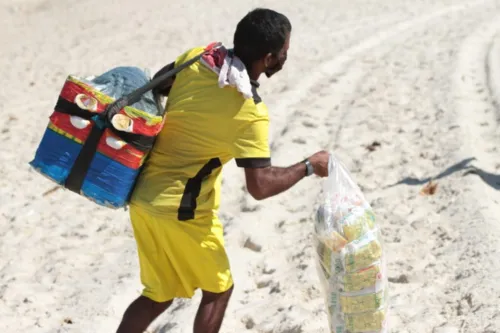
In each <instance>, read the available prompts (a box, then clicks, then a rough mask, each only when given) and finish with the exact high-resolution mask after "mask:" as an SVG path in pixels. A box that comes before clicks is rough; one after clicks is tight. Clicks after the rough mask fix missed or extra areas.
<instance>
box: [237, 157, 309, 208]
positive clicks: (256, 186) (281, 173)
mask: <svg viewBox="0 0 500 333" xmlns="http://www.w3.org/2000/svg"><path fill="white" fill-rule="evenodd" d="M305 175H306V165H305V163H302V162H300V163H297V164H294V165H292V166H290V167H287V168H282V167H274V166H271V167H267V168H254V169H250V168H247V169H245V178H246V183H247V189H248V193H250V195H251V196H252V197H254V198H255V199H256V200H262V199H266V198H269V197H272V196H274V195H277V194H280V193H281V192H284V191H286V190H288V189H289V188H290V187H292V186H293V185H295V184H297V183H298V182H299V181H300V180H301V179H302V178H304V177H305Z"/></svg>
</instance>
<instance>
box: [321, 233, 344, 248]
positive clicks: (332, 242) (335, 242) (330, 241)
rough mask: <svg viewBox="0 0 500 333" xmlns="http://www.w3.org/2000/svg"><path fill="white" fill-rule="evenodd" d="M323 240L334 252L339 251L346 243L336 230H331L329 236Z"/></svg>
mask: <svg viewBox="0 0 500 333" xmlns="http://www.w3.org/2000/svg"><path fill="white" fill-rule="evenodd" d="M324 242H325V245H326V246H327V247H328V248H329V249H330V250H331V251H334V252H340V251H341V250H342V249H343V248H344V246H346V244H347V240H346V239H345V238H344V237H342V236H341V235H340V234H339V233H338V232H336V231H332V232H331V234H330V237H328V238H326V239H325V240H324Z"/></svg>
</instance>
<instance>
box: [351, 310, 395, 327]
mask: <svg viewBox="0 0 500 333" xmlns="http://www.w3.org/2000/svg"><path fill="white" fill-rule="evenodd" d="M386 318H387V316H386V311H385V310H384V309H382V310H377V311H372V312H364V313H356V314H348V315H345V316H344V320H345V328H346V329H347V330H348V331H349V332H352V333H362V332H380V331H382V330H384V328H385V327H386Z"/></svg>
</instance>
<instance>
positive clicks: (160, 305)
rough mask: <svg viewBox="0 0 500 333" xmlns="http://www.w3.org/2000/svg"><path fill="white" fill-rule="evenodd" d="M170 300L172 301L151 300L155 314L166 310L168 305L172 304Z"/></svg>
mask: <svg viewBox="0 0 500 333" xmlns="http://www.w3.org/2000/svg"><path fill="white" fill-rule="evenodd" d="M172 302H173V301H167V302H153V311H154V312H155V314H157V315H160V314H162V313H163V312H165V310H167V309H168V308H169V307H170V305H172Z"/></svg>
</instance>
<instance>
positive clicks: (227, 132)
mask: <svg viewBox="0 0 500 333" xmlns="http://www.w3.org/2000/svg"><path fill="white" fill-rule="evenodd" d="M291 30H292V29H291V24H290V22H289V20H288V19H287V18H286V17H285V16H284V15H282V14H280V13H277V12H275V11H272V10H269V9H256V10H253V11H251V12H250V13H248V14H247V15H246V16H245V17H244V18H243V19H242V20H241V21H240V22H239V23H238V25H237V28H236V32H235V34H234V49H233V50H225V49H224V48H217V49H215V50H211V46H210V47H208V48H203V47H198V48H194V49H191V50H189V51H187V52H186V53H184V54H183V55H181V56H180V57H179V58H177V60H176V62H175V63H173V64H171V65H170V66H167V67H166V68H165V69H163V70H162V71H160V72H159V73H157V75H159V74H160V73H161V72H163V71H166V70H169V69H171V68H173V67H174V66H178V65H179V64H181V63H183V62H185V61H187V60H189V59H191V58H192V57H193V56H195V55H197V54H199V53H200V52H202V51H203V50H209V51H208V52H207V55H206V56H205V57H203V58H201V59H200V60H199V61H197V62H195V63H194V64H192V65H190V66H189V67H187V68H185V69H184V70H182V71H181V72H179V73H178V74H177V75H176V77H175V78H173V79H172V80H171V82H169V83H168V84H165V85H164V86H163V87H161V88H160V89H157V91H156V93H160V94H163V95H168V102H167V106H166V110H167V119H166V122H165V126H164V128H163V129H162V131H161V133H160V135H159V136H158V138H157V141H156V143H155V146H154V149H153V151H152V152H151V155H150V158H149V160H148V162H147V165H146V167H145V169H144V170H143V172H142V174H141V177H140V179H139V181H138V183H137V186H136V189H135V191H134V194H133V197H132V199H131V203H130V216H131V221H132V226H133V229H134V235H135V238H136V241H137V246H138V253H139V262H140V268H141V281H142V283H143V285H144V291H143V294H142V296H140V297H139V298H138V299H136V300H135V301H134V302H133V303H132V304H131V305H130V306H129V307H128V309H127V310H126V311H125V314H124V316H123V319H122V322H121V324H120V326H119V328H118V333H139V332H143V331H144V330H145V329H146V328H147V327H148V326H149V324H150V323H151V322H152V321H153V320H154V319H155V318H156V317H157V316H158V315H160V314H161V313H162V312H163V311H165V310H166V309H167V308H168V307H169V306H170V305H171V304H172V301H173V300H174V299H175V298H191V297H192V296H193V294H194V291H195V290H196V289H201V290H202V293H203V294H202V295H203V296H202V300H201V304H200V307H199V310H198V313H197V314H196V318H195V321H194V332H195V333H217V332H219V329H220V327H221V324H222V320H223V317H224V313H225V310H226V307H227V304H228V301H229V298H230V296H231V291H232V289H233V280H232V276H231V272H230V266H229V261H228V258H227V255H226V252H225V249H224V239H223V230H222V224H221V222H220V221H219V219H218V218H217V210H218V208H219V198H220V188H221V170H222V166H223V165H224V164H225V163H227V162H228V161H230V160H232V159H233V158H234V159H235V161H236V164H237V165H238V166H239V167H242V168H244V170H245V178H246V186H247V189H248V192H249V193H250V195H252V196H253V197H254V198H255V199H257V200H262V199H265V198H269V197H271V196H274V195H276V194H279V193H281V192H283V191H286V190H287V189H289V188H290V187H292V186H293V185H294V184H296V183H297V182H298V181H299V180H301V179H302V178H304V177H305V176H307V175H311V174H312V173H315V174H316V175H318V176H321V177H325V176H327V173H328V170H327V169H328V158H329V155H328V153H327V152H325V151H320V152H318V153H316V154H314V155H312V156H311V157H310V158H308V159H307V160H304V161H302V162H299V163H297V164H295V165H292V166H290V167H287V168H281V167H275V166H272V165H271V159H270V150H269V145H268V122H269V119H268V113H267V109H266V107H265V105H264V103H263V102H262V101H261V99H260V97H259V95H258V94H257V88H258V86H259V84H258V82H257V80H258V79H259V77H260V75H261V74H262V73H265V74H266V76H268V77H271V76H272V75H274V74H275V73H276V72H278V71H279V70H281V68H282V67H283V64H284V63H285V61H286V56H287V51H288V47H289V43H290V33H291ZM231 56H232V58H231ZM228 57H229V58H228ZM228 59H229V61H230V62H231V65H230V66H234V67H231V71H233V74H234V73H235V72H234V71H238V70H239V69H238V68H239V67H238V66H237V65H235V64H237V63H238V62H240V63H242V65H241V67H242V68H243V70H241V72H239V74H241V75H239V76H238V75H236V76H234V75H233V76H232V80H233V81H232V82H233V83H234V85H233V86H231V85H224V84H222V86H223V87H222V88H221V82H224V80H225V79H227V81H231V78H229V77H230V75H229V74H228V76H227V77H223V74H222V73H223V72H224V68H226V72H225V73H226V74H227V73H229V71H227V68H228V67H227V66H225V64H226V65H227V64H228V63H227V61H228ZM231 59H232V60H231ZM225 61H226V62H225ZM240 69H241V68H240ZM217 73H219V75H217ZM221 77H222V80H221ZM235 77H240V79H239V81H238V79H235ZM241 77H243V79H241ZM218 82H219V84H217V83H218Z"/></svg>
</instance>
